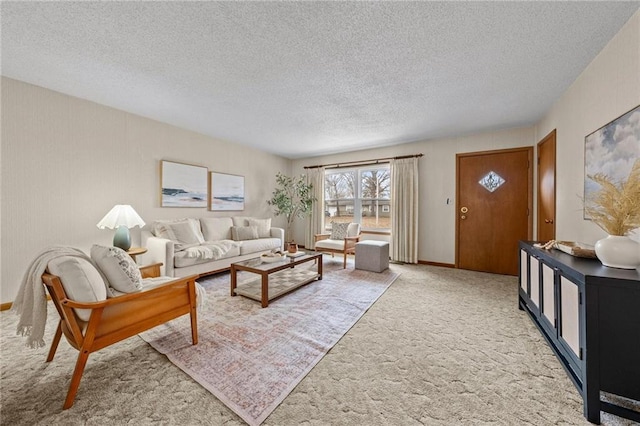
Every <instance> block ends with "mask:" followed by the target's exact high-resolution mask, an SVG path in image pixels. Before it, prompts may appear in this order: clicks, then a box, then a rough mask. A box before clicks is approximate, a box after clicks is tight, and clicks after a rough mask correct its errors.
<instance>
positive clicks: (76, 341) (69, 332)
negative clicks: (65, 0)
mask: <svg viewBox="0 0 640 426" xmlns="http://www.w3.org/2000/svg"><path fill="white" fill-rule="evenodd" d="M160 265H161V264H155V265H150V266H147V267H142V268H140V271H141V273H142V276H143V277H145V278H147V277H157V276H159V275H160ZM196 278H197V276H195V275H194V276H190V277H185V278H179V279H172V280H171V281H169V282H167V283H163V284H159V285H158V286H155V287H152V288H149V289H144V290H142V291H140V292H137V293H129V294H125V295H122V296H118V297H114V298H111V299H106V300H103V301H99V302H76V301H73V300H71V299H69V298H68V297H67V295H66V293H65V290H64V288H63V286H62V282H61V280H60V278H59V277H57V276H56V275H51V274H49V273H45V274H43V275H42V282H43V283H44V285H45V286H46V288H47V291H48V292H49V295H50V296H51V300H52V301H53V303H54V305H55V307H56V309H57V310H58V313H59V314H60V322H59V324H58V328H57V330H56V333H55V336H54V339H53V342H52V343H51V349H50V350H49V355H48V357H47V362H50V361H51V360H53V357H54V355H55V353H56V349H57V348H58V343H59V342H60V337H61V336H62V334H64V335H65V337H66V338H67V340H68V341H69V343H70V344H71V346H73V347H74V348H76V349H77V350H78V351H80V353H79V354H78V359H77V361H76V366H75V369H74V371H73V376H72V377H71V384H70V385H69V391H68V393H67V398H66V400H65V402H64V405H63V409H67V408H70V407H71V406H72V405H73V401H74V399H75V396H76V393H77V391H78V386H79V385H80V379H81V378H82V373H83V371H84V368H85V365H86V363H87V360H88V358H89V354H91V353H92V352H96V351H98V350H100V349H102V348H104V347H106V346H109V345H112V344H114V343H117V342H119V341H121V340H124V339H127V338H129V337H131V336H134V335H136V334H138V333H141V332H143V331H145V330H148V329H150V328H153V327H155V326H157V325H160V324H163V323H165V322H167V321H169V320H172V319H174V318H177V317H179V316H182V315H186V314H189V315H191V339H192V342H193V344H194V345H195V344H197V343H198V324H197V317H196V289H195V283H196V281H195V280H196ZM74 309H88V310H90V317H89V320H88V321H86V322H85V321H82V320H80V319H79V318H78V316H77V315H76V313H75V311H74Z"/></svg>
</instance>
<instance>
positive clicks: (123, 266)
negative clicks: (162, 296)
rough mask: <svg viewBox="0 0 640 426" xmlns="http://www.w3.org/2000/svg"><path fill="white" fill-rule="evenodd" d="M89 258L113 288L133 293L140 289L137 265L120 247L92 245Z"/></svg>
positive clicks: (140, 280) (140, 281)
mask: <svg viewBox="0 0 640 426" xmlns="http://www.w3.org/2000/svg"><path fill="white" fill-rule="evenodd" d="M91 259H93V261H94V262H95V263H96V264H97V265H98V268H100V270H101V271H102V273H103V274H104V276H105V277H106V278H107V281H109V285H110V286H111V287H113V288H114V289H115V290H117V291H119V292H122V293H135V292H136V291H140V290H141V289H142V276H141V275H140V270H139V269H138V265H136V263H135V262H134V261H133V259H131V257H130V256H129V255H128V254H127V253H126V252H125V251H124V250H122V249H121V248H118V247H104V246H99V245H94V246H93V247H91Z"/></svg>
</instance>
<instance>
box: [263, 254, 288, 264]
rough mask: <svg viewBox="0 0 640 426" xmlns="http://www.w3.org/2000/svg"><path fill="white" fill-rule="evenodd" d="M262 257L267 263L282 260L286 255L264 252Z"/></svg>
mask: <svg viewBox="0 0 640 426" xmlns="http://www.w3.org/2000/svg"><path fill="white" fill-rule="evenodd" d="M260 259H262V261H263V262H266V263H273V262H279V261H281V260H282V259H284V256H283V255H281V254H262V255H261V256H260Z"/></svg>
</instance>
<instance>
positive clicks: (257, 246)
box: [240, 238, 281, 255]
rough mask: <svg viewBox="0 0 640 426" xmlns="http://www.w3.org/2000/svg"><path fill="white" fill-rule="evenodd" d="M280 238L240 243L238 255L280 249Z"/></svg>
mask: <svg viewBox="0 0 640 426" xmlns="http://www.w3.org/2000/svg"><path fill="white" fill-rule="evenodd" d="M280 244H281V242H280V238H259V239H257V240H246V241H241V242H240V255H245V254H251V253H261V252H265V251H268V250H272V249H275V248H277V249H279V248H280Z"/></svg>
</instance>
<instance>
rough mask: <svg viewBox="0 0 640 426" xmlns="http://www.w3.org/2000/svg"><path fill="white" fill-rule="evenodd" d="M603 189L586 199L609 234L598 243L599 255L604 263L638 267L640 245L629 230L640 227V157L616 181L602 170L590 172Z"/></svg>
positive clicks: (591, 213)
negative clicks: (627, 175) (600, 171)
mask: <svg viewBox="0 0 640 426" xmlns="http://www.w3.org/2000/svg"><path fill="white" fill-rule="evenodd" d="M587 177H588V178H589V179H591V180H593V181H594V182H596V183H597V184H599V185H600V189H599V190H598V191H596V192H595V193H594V194H592V195H591V196H590V197H588V199H587V200H586V201H587V203H586V205H585V210H586V212H587V214H588V215H589V216H591V220H592V221H593V222H595V224H596V225H598V226H599V227H600V228H602V229H603V230H604V231H605V232H607V233H608V234H609V236H608V237H606V238H603V239H601V240H599V241H598V242H596V246H595V249H596V256H598V259H600V261H601V262H602V264H603V265H605V266H609V267H613V268H622V269H635V268H637V267H638V266H639V265H640V244H638V243H637V242H635V241H634V240H632V239H631V238H629V236H628V235H629V233H630V232H631V231H633V230H634V229H636V228H640V160H636V162H635V163H634V164H633V167H632V169H631V173H629V177H628V178H627V180H625V181H621V182H615V181H613V180H612V179H611V178H610V177H609V176H607V175H605V174H603V173H596V174H595V175H588V176H587Z"/></svg>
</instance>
